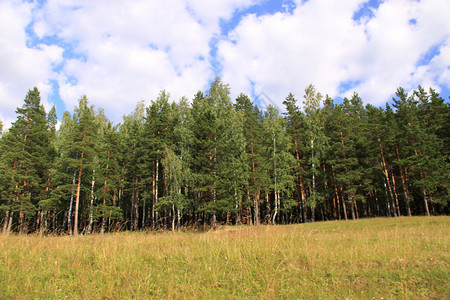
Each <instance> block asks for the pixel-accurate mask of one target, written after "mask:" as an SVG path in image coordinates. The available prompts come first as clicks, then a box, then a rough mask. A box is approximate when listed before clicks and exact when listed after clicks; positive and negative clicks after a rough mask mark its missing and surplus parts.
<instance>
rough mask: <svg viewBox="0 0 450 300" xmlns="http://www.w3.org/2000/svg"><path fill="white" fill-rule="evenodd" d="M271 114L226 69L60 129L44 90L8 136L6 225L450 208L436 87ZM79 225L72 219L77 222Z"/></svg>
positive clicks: (310, 90) (2, 182)
mask: <svg viewBox="0 0 450 300" xmlns="http://www.w3.org/2000/svg"><path fill="white" fill-rule="evenodd" d="M283 103H284V105H285V108H286V109H285V111H284V112H283V114H280V111H279V110H278V109H276V108H275V107H272V106H269V107H267V108H265V109H264V110H262V109H260V108H259V107H258V106H257V105H256V104H254V103H253V102H252V101H251V99H250V98H249V97H248V96H247V95H245V94H240V95H239V96H238V97H237V98H236V99H235V101H233V100H232V99H231V97H230V87H229V86H228V85H227V84H224V83H223V82H222V81H221V79H220V78H216V79H215V80H213V81H212V82H211V84H210V87H209V89H208V90H207V91H206V92H205V93H203V92H198V93H197V94H196V95H194V97H193V99H192V101H191V100H189V99H188V98H185V97H183V98H181V99H175V100H174V99H171V98H170V94H169V93H168V92H166V91H164V90H163V91H161V92H160V94H159V95H158V97H157V98H156V99H155V100H152V101H150V103H149V105H148V106H147V107H146V104H145V101H140V102H139V103H138V104H137V106H136V109H135V110H134V112H133V113H131V114H130V115H128V116H124V117H123V123H122V124H117V125H114V124H113V123H112V122H110V121H109V120H108V118H107V117H106V116H105V114H104V112H103V110H102V109H101V108H99V109H98V110H97V111H96V110H95V109H94V107H93V106H91V105H89V102H88V99H87V97H86V96H82V97H81V98H80V99H79V102H78V105H77V107H75V109H74V111H73V113H70V112H65V113H64V114H63V116H62V120H61V125H60V127H59V129H58V130H56V125H57V116H56V110H55V108H54V107H53V108H52V109H51V110H50V111H49V113H48V114H46V112H45V110H44V108H43V107H42V105H41V104H40V95H39V91H38V90H37V89H33V90H30V91H29V92H28V94H27V96H26V98H25V101H24V105H23V107H21V108H18V109H17V121H16V122H14V123H13V124H12V127H11V128H10V129H9V131H7V132H5V133H4V134H2V136H1V138H0V151H1V153H0V171H1V172H0V218H1V219H2V220H3V231H4V232H9V231H11V230H16V231H22V232H33V231H38V230H39V231H40V232H41V234H44V233H46V232H49V231H54V232H68V233H71V232H72V230H73V231H75V233H76V231H80V232H95V231H99V232H101V233H104V232H105V231H110V230H116V229H131V230H141V229H147V228H150V227H151V228H153V229H157V228H161V229H164V228H172V230H175V229H181V228H183V226H193V227H197V226H201V225H203V226H207V224H212V225H214V226H216V225H217V224H218V223H223V224H232V223H234V224H256V225H259V224H261V223H266V224H268V223H296V222H307V220H312V221H314V220H329V219H342V218H344V219H348V218H352V219H357V218H361V217H370V216H401V215H420V214H427V215H428V214H429V215H432V214H446V213H448V203H449V198H450V197H449V194H450V193H449V192H450V187H449V185H448V182H449V181H450V172H449V169H450V168H449V163H450V160H449V157H450V152H449V150H448V149H449V145H450V138H449V136H450V135H449V132H450V131H449V128H450V109H449V105H448V104H446V103H445V101H444V99H443V98H442V97H441V96H440V95H439V94H438V93H437V92H436V91H435V90H433V89H430V90H429V91H426V90H424V89H423V88H422V87H420V86H419V87H418V88H417V89H416V90H414V91H413V92H412V93H411V94H410V95H408V94H407V93H406V92H405V90H404V89H402V88H399V89H398V90H397V93H396V96H395V98H394V99H393V100H392V101H391V103H392V105H391V104H387V105H386V107H385V108H376V107H373V106H371V105H368V106H366V107H364V106H363V99H361V98H360V97H359V95H358V94H357V93H354V94H353V95H352V96H351V97H350V98H344V99H343V101H342V103H339V104H335V103H334V101H333V99H331V98H330V97H329V96H323V95H322V94H321V93H320V92H318V91H317V90H316V88H315V87H314V86H313V85H310V86H308V87H307V88H306V89H305V95H304V99H303V102H302V103H301V104H299V103H298V101H297V99H295V96H294V95H293V94H291V93H289V94H288V96H287V97H286V98H285V100H284V102H283ZM74 227H75V228H74Z"/></svg>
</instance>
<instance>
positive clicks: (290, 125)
mask: <svg viewBox="0 0 450 300" xmlns="http://www.w3.org/2000/svg"><path fill="white" fill-rule="evenodd" d="M283 104H284V105H285V106H286V111H287V112H286V119H287V127H286V131H287V133H288V134H289V136H290V139H291V145H292V148H291V152H292V154H293V155H294V157H295V166H296V167H295V168H294V171H293V174H294V177H295V182H296V188H295V193H294V194H296V199H298V200H297V202H298V203H299V205H300V210H301V219H302V222H306V184H305V176H306V175H307V171H306V170H305V167H306V164H307V162H306V161H305V153H306V152H307V148H306V145H305V141H306V140H307V138H306V133H307V130H306V129H307V128H306V122H305V117H304V115H303V114H302V112H301V111H300V108H299V107H298V106H297V99H295V97H294V95H293V94H292V93H289V95H288V96H287V97H286V99H285V101H284V102H283Z"/></svg>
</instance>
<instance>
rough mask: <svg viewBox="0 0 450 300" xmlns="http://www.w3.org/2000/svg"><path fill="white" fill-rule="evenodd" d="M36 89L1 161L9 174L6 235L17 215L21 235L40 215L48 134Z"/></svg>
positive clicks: (12, 130) (20, 112) (8, 138)
mask: <svg viewBox="0 0 450 300" xmlns="http://www.w3.org/2000/svg"><path fill="white" fill-rule="evenodd" d="M40 101H41V97H40V93H39V91H38V89H37V88H34V89H33V90H29V91H28V93H27V95H26V97H25V100H24V105H23V106H22V107H21V108H17V110H16V113H17V115H18V116H17V121H16V122H14V123H13V124H12V127H11V128H10V131H9V134H7V135H5V136H4V137H3V138H2V139H4V149H7V151H5V152H3V153H2V161H3V165H4V167H5V168H7V169H8V170H9V172H8V175H7V176H8V177H9V178H10V179H9V180H8V183H7V189H8V192H7V200H6V203H5V204H3V206H2V207H3V209H4V210H6V213H5V218H4V226H3V232H6V233H7V232H9V231H10V230H11V227H12V222H13V215H14V213H16V212H18V213H19V219H18V221H19V231H21V232H26V231H27V230H28V219H29V218H30V217H33V216H34V214H35V212H36V211H37V204H38V202H39V201H40V200H42V196H43V193H42V191H43V190H45V187H44V185H45V183H44V182H45V174H46V168H47V164H46V159H45V158H46V157H47V153H48V152H49V144H50V143H49V134H48V125H47V120H46V113H45V110H44V107H43V106H42V105H41V103H40Z"/></svg>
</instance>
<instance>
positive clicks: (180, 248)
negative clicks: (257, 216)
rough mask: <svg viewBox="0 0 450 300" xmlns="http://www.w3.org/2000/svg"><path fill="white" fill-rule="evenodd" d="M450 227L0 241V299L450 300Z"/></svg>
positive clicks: (311, 227)
mask: <svg viewBox="0 0 450 300" xmlns="http://www.w3.org/2000/svg"><path fill="white" fill-rule="evenodd" d="M449 225H450V217H428V218H427V217H412V218H396V219H367V220H357V221H347V222H322V223H314V224H301V225H289V226H259V227H220V228H219V229H218V230H216V231H211V232H208V233H193V232H187V233H169V232H168V233H158V234H157V233H127V232H126V233H117V234H107V235H104V236H101V235H92V236H84V237H43V238H42V237H39V236H15V235H11V236H0V249H1V251H0V298H7V299H9V298H13V299H33V298H51V299H60V298H65V297H68V298H70V299H73V298H86V299H100V298H102V299H103V298H105V299H128V298H156V299H159V298H175V299H195V298H208V299H272V298H277V299H278V298H288V299H292V298H295V299H321V298H322V299H330V298H331V299H333V298H336V299H345V298H349V299H373V298H375V299H382V298H384V299H388V298H407V299H409V298H437V299H444V298H447V299H448V298H449V297H450V292H449V291H450V285H449V282H450V268H449V267H450V254H449V249H448V248H449V236H450V226H449Z"/></svg>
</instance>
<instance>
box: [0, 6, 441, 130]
mask: <svg viewBox="0 0 450 300" xmlns="http://www.w3.org/2000/svg"><path fill="white" fill-rule="evenodd" d="M449 12H450V1H448V0H420V1H419V0H384V1H378V0H368V1H364V0H345V1H342V0H340V1H338V0H273V1H270V0H261V1H256V0H165V1H158V0H127V1H119V0H95V1H88V0H46V1H44V0H34V1H20V0H0V120H2V121H3V123H4V126H5V127H6V128H7V127H9V126H10V124H11V122H14V121H15V120H16V114H15V110H16V108H17V107H21V106H22V105H23V100H24V98H25V96H26V94H27V91H28V90H29V89H32V88H33V87H34V86H36V87H38V89H39V90H40V92H41V98H42V103H43V104H44V106H45V108H46V110H47V112H48V111H49V110H50V108H51V107H52V106H53V105H55V106H56V109H57V113H58V117H59V118H61V116H62V113H63V112H64V111H66V110H68V111H70V112H72V111H73V108H74V107H75V106H76V105H77V102H78V99H79V98H80V97H81V96H82V95H86V96H87V98H88V99H89V102H90V103H91V104H93V105H94V106H95V107H96V108H103V109H104V110H105V113H106V115H107V116H108V118H109V119H110V120H112V121H114V122H115V123H119V122H121V120H122V116H123V115H126V114H130V113H131V112H132V111H133V110H134V108H135V106H136V104H137V102H138V101H140V100H145V101H146V104H147V105H149V104H150V101H151V100H155V99H156V98H157V97H158V94H159V93H160V91H161V90H163V89H165V90H166V91H167V92H169V93H170V95H171V99H172V100H173V101H177V100H178V99H180V98H181V97H183V96H186V97H187V98H188V99H192V98H193V97H194V94H195V93H196V92H197V91H198V90H201V91H207V90H208V87H209V85H210V83H211V81H212V80H213V79H214V78H215V77H216V76H219V77H221V78H222V81H223V82H224V83H226V84H229V85H230V89H231V97H232V99H234V98H235V97H236V96H237V95H239V93H241V92H242V93H245V94H247V95H248V96H250V98H251V99H253V100H255V101H256V103H258V104H260V105H262V106H264V105H268V104H272V105H275V106H277V107H278V108H279V109H280V110H283V104H282V102H283V100H284V99H285V98H286V96H287V95H288V94H289V93H290V92H291V93H293V94H294V95H295V97H296V99H298V101H299V103H301V102H302V99H303V95H304V90H305V88H306V87H307V86H308V85H309V84H313V85H314V86H315V87H316V89H317V90H318V91H319V92H321V93H322V94H324V95H325V94H328V95H329V96H330V97H332V98H334V99H337V100H338V99H342V98H343V97H349V96H351V95H352V94H353V92H354V91H356V92H357V93H358V94H359V96H360V97H361V98H362V100H363V102H364V103H365V104H368V103H370V104H373V105H375V106H384V105H385V103H386V102H388V101H390V100H391V99H392V97H393V96H394V93H395V91H396V89H397V88H398V87H400V86H401V87H403V88H404V89H405V90H406V91H411V90H413V89H415V88H417V87H418V85H422V86H423V87H425V88H427V89H428V88H429V87H433V88H434V89H436V90H437V91H438V92H440V93H441V95H442V96H443V97H445V98H446V99H447V101H448V96H450V17H449ZM4 129H5V128H4Z"/></svg>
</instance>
